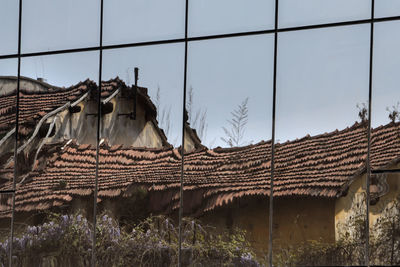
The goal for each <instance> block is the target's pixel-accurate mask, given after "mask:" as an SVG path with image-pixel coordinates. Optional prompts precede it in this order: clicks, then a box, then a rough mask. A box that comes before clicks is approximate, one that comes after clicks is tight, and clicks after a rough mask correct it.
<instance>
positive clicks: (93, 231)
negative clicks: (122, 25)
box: [92, 0, 103, 267]
mask: <svg viewBox="0 0 400 267" xmlns="http://www.w3.org/2000/svg"><path fill="white" fill-rule="evenodd" d="M99 43H100V50H99V84H98V92H97V134H96V170H95V177H94V192H93V229H92V267H95V266H96V224H97V220H96V215H97V191H98V180H99V150H100V122H101V117H100V116H101V90H102V88H101V74H102V65H103V0H100V36H99Z"/></svg>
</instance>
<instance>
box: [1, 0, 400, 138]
mask: <svg viewBox="0 0 400 267" xmlns="http://www.w3.org/2000/svg"><path fill="white" fill-rule="evenodd" d="M99 2H100V1H98V0H86V1H79V0H70V1H65V0H25V1H23V3H24V6H23V20H22V21H23V23H22V51H23V52H34V51H47V50H53V49H67V48H76V47H83V46H95V45H98V42H99V40H98V34H99V15H98V14H99ZM184 3H185V1H184V0H169V1H165V0H135V1H132V0H118V1H111V0H106V1H105V6H104V8H105V9H104V10H105V13H104V44H116V43H121V42H137V41H149V40H156V39H169V38H182V37H183V36H184V12H185V7H184ZM279 10H280V13H279V17H280V20H279V25H280V27H290V26H296V25H307V24H314V23H327V22H335V21H340V20H354V19H365V18H368V17H369V15H370V1H368V0H334V1H333V0H332V1H328V0H302V1H299V0H281V1H280V7H279ZM375 15H376V17H382V16H394V15H400V1H398V0H377V1H376V12H375ZM273 16H274V1H272V0H251V1H245V0H195V1H190V5H189V35H190V36H199V35H206V34H218V33H230V32H236V31H249V30H261V29H270V28H272V27H273V23H274V17H273ZM0 25H1V26H0V36H2V37H1V42H0V54H7V53H15V52H16V51H17V30H18V1H17V0H2V1H1V2H0ZM399 28H400V22H385V23H377V24H376V27H375V44H374V48H375V49H374V75H373V81H374V82H373V86H374V94H373V102H372V104H373V109H372V110H373V114H372V115H373V121H372V123H373V125H374V126H377V125H381V124H386V123H387V122H389V119H388V118H387V115H388V112H387V111H386V107H388V106H393V105H395V104H396V103H397V102H398V101H400V86H399V85H400V75H399V69H400V51H399V47H400V33H399V30H398V29H399ZM278 45H279V46H278V73H277V90H278V91H277V113H276V115H277V117H276V118H277V119H276V138H277V140H278V141H279V142H284V141H286V140H288V139H290V140H292V139H295V138H300V137H302V136H304V135H306V134H311V135H315V134H320V133H323V132H329V131H333V130H335V129H343V128H345V127H347V126H351V125H352V124H353V123H354V122H355V121H356V120H358V117H357V113H358V110H357V108H356V105H357V104H358V103H366V101H367V99H368V68H369V25H357V26H346V27H338V28H330V29H321V30H309V31H299V32H290V33H281V34H279V39H278ZM188 58H189V63H188V89H189V88H190V87H192V88H193V99H194V103H193V104H194V108H193V110H194V113H195V112H196V111H198V110H201V111H203V112H204V111H206V112H207V117H206V124H207V131H206V133H205V137H204V138H203V139H204V140H203V143H204V144H205V145H207V146H210V145H211V146H218V145H220V146H224V143H223V142H222V141H221V139H220V138H221V137H223V136H224V132H223V130H222V126H226V127H228V126H229V125H228V123H227V120H228V119H230V118H231V115H230V113H231V111H233V110H234V109H235V108H236V107H237V105H239V104H240V103H241V102H242V101H243V100H244V99H245V98H246V97H248V98H249V100H248V110H249V113H248V124H247V126H246V132H245V137H244V139H243V143H244V144H245V143H250V142H253V143H255V142H258V141H260V140H268V139H270V138H271V123H272V119H271V114H272V112H271V111H272V76H273V75H272V74H273V73H272V72H273V35H262V36H250V37H241V38H239V37H238V38H230V39H221V40H210V41H199V42H192V43H190V44H189V53H188ZM183 63H184V45H183V44H168V45H158V46H151V47H137V48H125V49H119V50H105V51H104V53H103V74H102V76H103V78H104V79H105V80H106V79H110V78H114V77H116V76H119V77H120V78H122V79H124V80H126V81H127V82H130V83H132V71H133V68H134V67H139V68H140V77H139V78H140V80H139V85H141V86H145V87H148V89H149V94H150V95H151V97H152V99H153V100H155V98H156V92H157V88H160V110H161V112H162V111H163V110H165V111H166V112H167V111H168V110H170V117H171V130H170V131H169V133H168V137H169V140H170V141H171V142H172V143H174V144H175V145H179V144H180V127H181V123H182V121H181V119H182V114H181V112H182V96H183V94H182V89H183V71H184V65H183ZM16 68H17V64H16V60H15V59H7V60H0V75H16ZM21 74H22V75H24V76H28V77H32V78H36V77H44V78H45V79H47V81H48V82H49V83H51V84H54V85H57V86H70V85H72V84H75V83H77V82H79V81H82V80H85V79H86V78H90V79H92V80H94V81H96V82H97V80H98V76H97V75H98V52H87V53H76V54H67V55H54V56H43V57H32V58H24V59H23V60H22V67H21ZM163 125H165V122H163Z"/></svg>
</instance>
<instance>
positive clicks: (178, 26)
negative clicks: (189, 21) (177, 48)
mask: <svg viewBox="0 0 400 267" xmlns="http://www.w3.org/2000/svg"><path fill="white" fill-rule="evenodd" d="M184 32H185V1H184V0H172V1H162V0H151V1H150V0H146V1H143V0H134V1H132V0H122V1H118V4H117V5H116V4H115V1H111V0H106V1H104V44H117V43H132V42H141V41H150V40H160V39H161V40H162V39H175V38H183V37H184V35H185V34H184Z"/></svg>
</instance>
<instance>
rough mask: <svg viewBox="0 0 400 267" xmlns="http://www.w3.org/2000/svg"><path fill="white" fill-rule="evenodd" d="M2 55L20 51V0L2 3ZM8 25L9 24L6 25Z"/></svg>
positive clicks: (0, 44) (0, 33)
mask: <svg viewBox="0 0 400 267" xmlns="http://www.w3.org/2000/svg"><path fill="white" fill-rule="evenodd" d="M0 25H2V27H0V36H1V42H0V55H5V54H12V53H17V52H18V1H13V0H5V1H1V3H0ZM5 25H7V26H5Z"/></svg>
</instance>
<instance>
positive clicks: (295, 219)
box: [200, 198, 335, 255]
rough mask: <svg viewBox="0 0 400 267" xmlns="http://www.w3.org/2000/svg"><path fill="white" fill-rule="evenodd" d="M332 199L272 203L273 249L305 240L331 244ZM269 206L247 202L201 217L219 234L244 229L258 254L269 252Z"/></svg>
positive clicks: (332, 238)
mask: <svg viewBox="0 0 400 267" xmlns="http://www.w3.org/2000/svg"><path fill="white" fill-rule="evenodd" d="M334 205H335V203H334V200H333V199H317V198H313V199H311V198H292V199H275V200H274V221H273V225H274V226H273V239H274V244H273V245H274V247H275V248H276V247H277V246H280V245H282V246H286V245H294V244H297V243H299V242H301V241H306V240H319V239H321V240H322V241H323V242H333V241H334V238H335V229H334ZM268 208H269V204H268V201H266V200H261V199H260V200H248V201H246V203H244V204H243V203H234V204H231V205H229V206H228V207H226V208H220V209H217V210H215V211H212V212H209V213H207V214H206V215H205V216H203V217H202V218H200V219H201V220H202V221H203V222H204V223H206V224H210V225H213V226H216V227H217V229H218V231H220V232H221V231H222V230H228V229H229V227H233V228H235V227H239V228H241V229H244V230H246V232H247V238H248V240H249V241H250V243H251V245H252V246H253V248H254V249H255V251H256V253H257V254H260V255H262V254H263V253H266V252H267V250H268V238H269V230H268V229H269V212H268Z"/></svg>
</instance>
